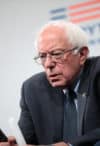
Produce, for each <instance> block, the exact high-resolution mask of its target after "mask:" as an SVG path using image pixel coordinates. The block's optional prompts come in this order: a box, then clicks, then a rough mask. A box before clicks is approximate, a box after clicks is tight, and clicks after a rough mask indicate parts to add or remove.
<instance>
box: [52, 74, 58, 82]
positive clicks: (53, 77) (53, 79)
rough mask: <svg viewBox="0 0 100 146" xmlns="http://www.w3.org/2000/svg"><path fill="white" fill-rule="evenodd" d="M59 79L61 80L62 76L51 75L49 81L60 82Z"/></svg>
mask: <svg viewBox="0 0 100 146" xmlns="http://www.w3.org/2000/svg"><path fill="white" fill-rule="evenodd" d="M59 78H60V74H51V75H49V79H50V80H51V81H52V82H56V81H58V80H59Z"/></svg>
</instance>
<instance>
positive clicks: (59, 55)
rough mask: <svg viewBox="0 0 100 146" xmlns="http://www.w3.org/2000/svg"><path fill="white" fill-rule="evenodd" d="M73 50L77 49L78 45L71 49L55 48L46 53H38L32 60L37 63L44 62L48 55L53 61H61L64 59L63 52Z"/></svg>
mask: <svg viewBox="0 0 100 146" xmlns="http://www.w3.org/2000/svg"><path fill="white" fill-rule="evenodd" d="M74 50H79V48H78V47H75V48H73V49H69V50H67V49H64V50H61V49H57V50H53V51H51V52H48V53H39V55H38V56H37V57H34V60H35V61H36V62H37V63H39V64H44V63H45V61H46V58H47V57H49V58H50V59H52V60H53V61H55V62H61V61H62V60H63V59H64V54H65V53H69V52H72V51H74Z"/></svg>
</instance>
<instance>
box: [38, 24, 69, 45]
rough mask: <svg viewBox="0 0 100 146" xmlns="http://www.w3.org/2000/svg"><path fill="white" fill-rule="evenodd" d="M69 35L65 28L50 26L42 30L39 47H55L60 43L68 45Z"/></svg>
mask: <svg viewBox="0 0 100 146" xmlns="http://www.w3.org/2000/svg"><path fill="white" fill-rule="evenodd" d="M67 40H68V39H67V34H66V33H65V31H64V29H63V28H60V27H57V26H49V27H47V28H45V29H44V30H42V31H41V32H40V34H39V37H38V42H37V45H38V46H37V47H38V48H41V47H42V46H43V45H45V46H47V45H49V44H51V45H53V44H54V45H55V44H57V43H58V45H59V44H60V43H67Z"/></svg>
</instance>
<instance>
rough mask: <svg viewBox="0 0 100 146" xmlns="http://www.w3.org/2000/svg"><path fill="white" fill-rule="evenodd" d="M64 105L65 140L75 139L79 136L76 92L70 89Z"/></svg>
mask: <svg viewBox="0 0 100 146" xmlns="http://www.w3.org/2000/svg"><path fill="white" fill-rule="evenodd" d="M66 96H67V97H66V99H65V106H64V131H63V132H64V133H63V134H64V135H63V138H64V140H68V141H69V140H73V139H74V138H75V137H76V136H77V110H76V105H75V98H76V93H75V92H74V91H73V90H69V91H68V92H67V93H66Z"/></svg>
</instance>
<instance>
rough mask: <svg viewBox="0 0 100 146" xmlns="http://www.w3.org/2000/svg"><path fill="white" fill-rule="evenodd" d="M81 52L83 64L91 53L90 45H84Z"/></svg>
mask: <svg viewBox="0 0 100 146" xmlns="http://www.w3.org/2000/svg"><path fill="white" fill-rule="evenodd" d="M79 53H80V63H81V64H82V65H83V64H84V62H85V61H86V59H87V57H88V54H89V49H88V47H82V48H81V50H80V52H79Z"/></svg>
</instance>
